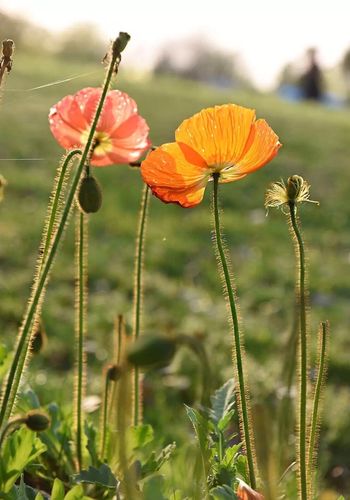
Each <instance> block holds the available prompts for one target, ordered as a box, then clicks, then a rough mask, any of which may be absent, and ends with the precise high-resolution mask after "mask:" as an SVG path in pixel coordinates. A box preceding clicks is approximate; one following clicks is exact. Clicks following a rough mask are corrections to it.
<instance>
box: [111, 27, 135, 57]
mask: <svg viewBox="0 0 350 500" xmlns="http://www.w3.org/2000/svg"><path fill="white" fill-rule="evenodd" d="M130 38H131V37H130V35H129V34H128V33H125V32H123V31H121V32H120V33H119V35H118V37H117V38H116V39H115V40H114V42H113V46H112V51H113V53H114V54H115V53H117V54H118V55H119V54H121V52H123V50H124V49H125V47H126V46H127V45H128V43H129V40H130Z"/></svg>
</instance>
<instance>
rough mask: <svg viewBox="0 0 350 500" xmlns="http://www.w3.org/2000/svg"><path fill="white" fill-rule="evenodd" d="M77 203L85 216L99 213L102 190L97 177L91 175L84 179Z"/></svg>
mask: <svg viewBox="0 0 350 500" xmlns="http://www.w3.org/2000/svg"><path fill="white" fill-rule="evenodd" d="M77 201H78V205H79V208H80V210H81V211H82V212H84V213H85V214H90V213H95V212H98V211H99V209H100V208H101V205H102V189H101V186H100V184H99V182H98V181H97V179H96V178H95V177H93V176H90V175H89V176H87V177H84V178H83V179H82V181H81V183H80V186H79V191H78V197H77Z"/></svg>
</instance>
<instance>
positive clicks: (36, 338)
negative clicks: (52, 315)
mask: <svg viewBox="0 0 350 500" xmlns="http://www.w3.org/2000/svg"><path fill="white" fill-rule="evenodd" d="M46 343H47V336H46V331H45V328H44V325H43V322H42V320H40V321H39V323H38V325H37V327H36V329H35V331H34V332H33V334H32V338H31V346H30V351H31V352H32V353H33V354H39V353H40V352H41V351H42V350H43V348H44V347H45V345H46Z"/></svg>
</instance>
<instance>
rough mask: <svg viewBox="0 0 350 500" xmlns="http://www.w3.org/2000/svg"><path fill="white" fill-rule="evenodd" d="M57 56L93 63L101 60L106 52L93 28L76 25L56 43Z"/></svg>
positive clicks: (102, 42)
mask: <svg viewBox="0 0 350 500" xmlns="http://www.w3.org/2000/svg"><path fill="white" fill-rule="evenodd" d="M57 44H58V51H57V53H58V55H60V56H64V57H65V58H67V59H72V60H74V59H79V61H87V62H88V61H93V62H95V61H96V60H98V59H102V58H103V56H104V55H105V52H106V43H105V41H103V39H102V37H101V36H100V34H99V32H98V30H97V29H96V27H95V26H93V25H90V24H76V25H74V26H73V27H71V28H68V29H67V30H66V31H64V32H63V33H62V34H61V35H60V37H59V40H58V42H57Z"/></svg>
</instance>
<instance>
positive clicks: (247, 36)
mask: <svg viewBox="0 0 350 500" xmlns="http://www.w3.org/2000/svg"><path fill="white" fill-rule="evenodd" d="M0 9H1V10H3V11H4V12H6V11H7V12H8V13H16V14H21V15H22V16H23V17H25V18H27V19H28V20H32V21H34V22H35V23H37V24H39V25H42V26H45V27H46V28H48V29H50V30H55V31H58V30H61V29H64V28H66V27H68V26H70V25H72V24H74V23H81V22H85V21H86V22H89V23H95V24H96V25H97V26H98V28H99V29H100V30H101V32H102V33H103V34H104V35H105V36H106V38H109V39H111V38H113V37H114V36H115V35H116V34H117V33H118V32H119V31H127V32H128V33H130V34H131V36H132V42H131V43H130V45H129V47H128V57H129V59H130V60H132V61H133V63H135V62H136V64H139V65H140V67H145V66H146V67H147V66H148V65H151V64H152V62H153V61H154V60H155V59H156V58H157V55H158V53H159V48H160V47H161V46H162V44H164V43H165V42H167V41H173V42H175V41H176V40H178V39H182V38H184V37H188V36H191V35H196V34H200V35H201V36H202V37H203V39H207V40H210V41H212V42H213V43H215V44H216V45H218V46H219V47H222V48H224V49H226V50H229V51H232V52H239V53H240V54H241V56H242V59H243V61H244V64H245V67H246V68H247V69H248V72H249V74H250V76H251V77H252V79H253V80H254V81H255V83H256V84H257V85H258V86H260V87H261V88H268V87H269V86H271V85H273V83H274V82H275V79H276V77H277V75H278V73H279V71H280V70H281V68H282V67H283V65H284V64H285V63H286V62H288V61H291V60H294V59H296V58H299V57H300V56H301V55H302V54H303V53H304V51H305V49H306V48H307V47H310V46H315V47H318V48H319V61H320V63H321V64H322V65H323V66H326V67H327V66H332V65H334V64H336V63H337V62H339V60H340V59H341V58H342V56H343V54H344V51H345V50H346V49H347V48H349V47H350V30H349V19H350V2H349V0H332V1H330V0H294V1H292V0H240V1H239V2H238V1H237V0H173V1H169V0H162V1H161V0H124V1H120V0H119V1H118V0H98V1H97V2H96V1H93V0H85V1H84V0H0ZM125 60H126V55H125V59H124V61H125Z"/></svg>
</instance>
